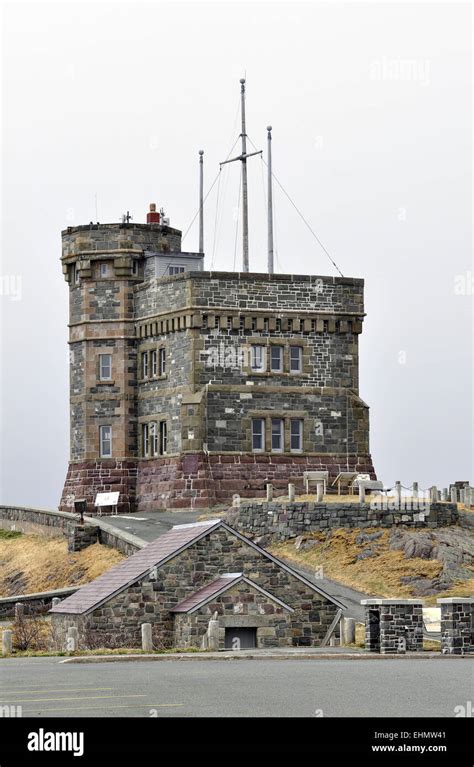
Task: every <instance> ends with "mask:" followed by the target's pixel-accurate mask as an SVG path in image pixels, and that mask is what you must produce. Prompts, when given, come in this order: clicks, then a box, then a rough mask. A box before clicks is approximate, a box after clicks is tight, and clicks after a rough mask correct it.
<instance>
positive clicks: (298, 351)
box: [290, 346, 303, 373]
mask: <svg viewBox="0 0 474 767" xmlns="http://www.w3.org/2000/svg"><path fill="white" fill-rule="evenodd" d="M302 370H303V348H302V347H301V346H290V373H301V372H302Z"/></svg>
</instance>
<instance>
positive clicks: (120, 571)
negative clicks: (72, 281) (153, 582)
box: [49, 519, 221, 614]
mask: <svg viewBox="0 0 474 767" xmlns="http://www.w3.org/2000/svg"><path fill="white" fill-rule="evenodd" d="M220 523H221V520H220V519H211V520H208V521H206V522H196V523H195V524H193V525H176V526H175V527H172V528H171V530H169V531H168V532H167V533H164V535H160V537H159V538H156V539H155V540H154V541H152V542H151V543H149V544H148V545H147V546H144V548H143V549H140V551H136V552H135V554H132V555H131V556H130V557H128V558H127V559H124V560H123V562H120V563H119V564H118V565H115V567H112V568H111V569H110V570H108V571H107V572H106V573H103V575H99V577H98V578H95V580H93V581H91V582H90V583H86V584H85V585H84V586H81V588H79V589H78V591H76V593H75V594H72V595H71V596H70V597H68V598H67V599H63V601H62V602H60V604H58V605H56V606H55V607H53V608H52V609H51V610H50V611H49V612H50V613H72V614H82V613H86V612H89V611H90V610H92V608H94V607H98V606H99V605H100V604H101V603H102V602H104V601H106V600H109V599H110V598H111V597H112V596H114V595H115V594H118V593H119V592H120V591H123V590H124V589H126V588H127V587H128V586H130V585H131V584H132V583H135V582H136V581H137V580H139V579H140V577H141V576H143V575H144V574H145V573H147V572H148V571H149V570H151V569H152V568H154V567H157V566H160V565H162V564H164V563H165V562H166V561H167V560H168V559H170V558H171V557H173V556H175V555H176V554H178V553H179V552H180V551H182V550H183V549H185V548H187V547H188V546H190V545H191V544H192V543H194V542H195V541H197V540H199V538H202V537H203V536H205V535H207V533H209V532H210V531H211V530H213V529H214V528H217V527H219V525H220Z"/></svg>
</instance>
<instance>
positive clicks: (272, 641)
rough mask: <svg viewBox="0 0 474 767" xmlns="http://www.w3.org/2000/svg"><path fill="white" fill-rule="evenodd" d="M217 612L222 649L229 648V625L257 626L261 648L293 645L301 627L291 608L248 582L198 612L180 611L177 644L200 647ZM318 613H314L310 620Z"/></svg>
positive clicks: (178, 614) (176, 634)
mask: <svg viewBox="0 0 474 767" xmlns="http://www.w3.org/2000/svg"><path fill="white" fill-rule="evenodd" d="M215 613H217V620H218V624H219V628H218V632H219V650H223V649H224V648H225V630H226V627H232V628H236V627H242V628H247V627H252V628H256V629H257V631H256V634H257V648H260V649H262V648H265V647H288V646H291V645H292V644H293V638H294V636H295V634H294V632H295V631H298V630H299V628H300V627H299V623H298V621H292V615H293V614H292V613H291V612H290V611H288V610H286V609H285V608H284V607H282V606H280V605H279V604H278V603H276V602H274V601H273V600H271V599H269V598H268V597H267V596H265V595H264V594H262V593H259V592H258V591H256V590H253V589H251V588H250V587H249V586H248V585H247V584H245V583H240V584H237V585H236V586H234V587H233V588H230V589H228V590H227V591H226V592H225V593H224V594H222V595H221V596H219V597H217V598H215V599H213V600H212V601H211V602H209V603H208V604H206V605H205V606H204V607H202V608H201V609H200V610H198V611H196V612H194V613H191V614H186V613H177V614H176V615H175V632H174V644H175V647H180V648H183V649H184V648H190V647H197V648H200V647H201V646H202V640H203V637H204V635H205V634H206V631H207V627H208V624H209V621H210V620H211V618H212V617H213V615H214V614H215ZM314 617H315V616H312V615H311V614H310V615H308V620H309V621H311V620H312V618H314Z"/></svg>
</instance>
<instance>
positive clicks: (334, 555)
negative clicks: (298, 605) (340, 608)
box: [270, 529, 474, 604]
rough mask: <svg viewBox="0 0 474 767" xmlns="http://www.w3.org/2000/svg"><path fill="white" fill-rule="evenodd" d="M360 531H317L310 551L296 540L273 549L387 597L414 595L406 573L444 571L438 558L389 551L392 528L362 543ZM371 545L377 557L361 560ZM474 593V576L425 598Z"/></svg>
mask: <svg viewBox="0 0 474 767" xmlns="http://www.w3.org/2000/svg"><path fill="white" fill-rule="evenodd" d="M363 532H364V533H371V532H376V530H375V529H374V530H364V531H363ZM360 533H361V531H360V530H346V529H338V530H334V531H333V533H332V535H331V536H330V538H329V539H328V540H326V537H325V535H324V534H323V533H314V534H312V535H309V536H307V538H308V539H313V540H317V541H318V545H316V546H314V547H313V548H311V549H309V550H308V551H297V550H296V548H295V544H294V541H293V542H287V543H282V544H273V545H272V546H271V547H270V551H272V553H273V554H275V556H277V557H281V558H282V559H287V560H289V561H290V562H294V563H295V564H300V565H302V566H304V567H308V568H311V569H315V570H316V568H318V567H320V566H322V567H323V572H324V576H325V577H327V578H330V579H331V580H335V581H339V582H340V583H343V584H345V585H346V586H350V587H352V588H354V589H356V590H358V591H362V592H364V593H366V594H370V595H373V596H382V597H387V598H397V597H401V598H410V597H413V593H412V591H411V588H410V586H409V585H405V584H403V583H401V582H400V578H402V577H403V576H419V577H426V578H433V577H435V576H436V575H438V574H439V573H440V572H441V570H442V563H441V562H439V561H437V560H436V559H421V558H419V557H416V558H411V559H406V558H405V557H404V555H403V552H401V551H389V548H388V544H389V537H390V531H389V530H384V531H383V533H382V535H381V537H380V538H378V539H377V540H376V541H373V542H371V543H362V544H360V545H359V544H357V543H356V538H357V536H358V535H360ZM367 548H370V549H371V550H372V551H374V552H375V556H372V557H370V558H368V559H361V560H357V559H356V556H357V554H360V553H361V552H362V551H364V549H367ZM473 592H474V578H472V579H470V580H468V581H463V582H461V583H459V584H456V585H454V586H453V587H452V588H451V589H449V590H448V591H443V592H440V593H439V594H437V595H436V596H430V597H423V601H424V602H425V603H427V604H431V603H432V604H436V599H437V598H438V597H446V596H470V595H471V594H472V593H473Z"/></svg>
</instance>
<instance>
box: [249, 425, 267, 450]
mask: <svg viewBox="0 0 474 767" xmlns="http://www.w3.org/2000/svg"><path fill="white" fill-rule="evenodd" d="M252 450H253V451H254V452H256V453H261V452H263V451H264V450H265V421H264V420H263V418H253V419H252Z"/></svg>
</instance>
